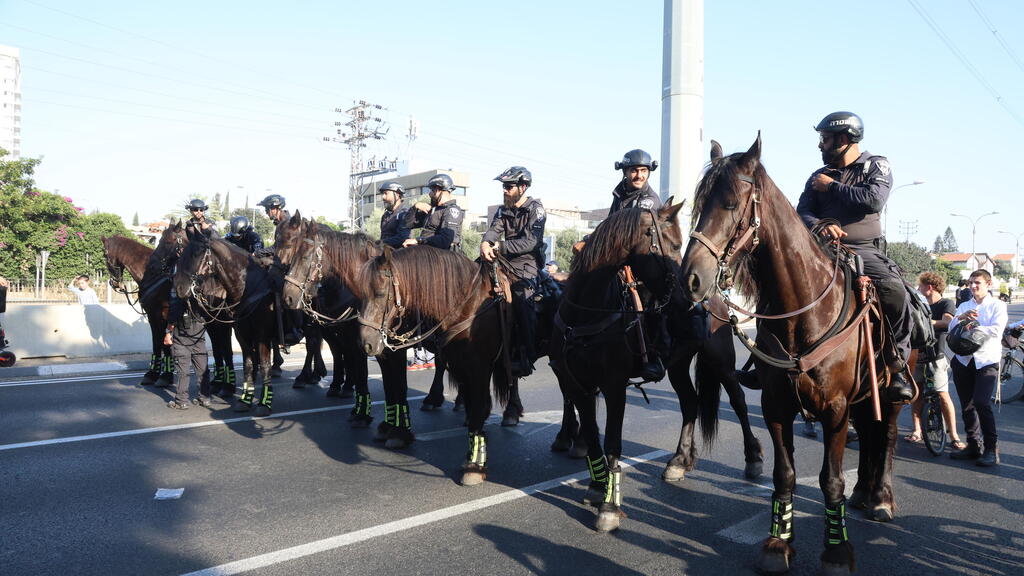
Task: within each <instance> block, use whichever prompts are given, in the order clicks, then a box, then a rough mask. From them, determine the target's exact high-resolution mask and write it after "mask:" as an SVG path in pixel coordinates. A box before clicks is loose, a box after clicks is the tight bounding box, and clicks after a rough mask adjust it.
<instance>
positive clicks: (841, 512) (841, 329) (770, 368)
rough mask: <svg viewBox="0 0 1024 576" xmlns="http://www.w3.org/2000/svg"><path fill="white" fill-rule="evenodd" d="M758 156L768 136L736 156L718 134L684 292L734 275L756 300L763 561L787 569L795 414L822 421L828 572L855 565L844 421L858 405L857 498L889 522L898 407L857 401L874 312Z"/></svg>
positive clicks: (694, 293)
mask: <svg viewBox="0 0 1024 576" xmlns="http://www.w3.org/2000/svg"><path fill="white" fill-rule="evenodd" d="M760 157H761V138H760V135H758V138H757V140H756V141H755V142H754V144H753V145H752V146H751V147H750V149H749V150H747V152H745V153H737V154H733V155H731V156H728V157H723V155H722V149H721V147H720V146H719V145H718V143H717V142H712V150H711V164H710V166H709V167H708V169H707V171H706V172H705V174H704V176H703V178H702V179H701V182H700V184H699V186H698V188H697V192H696V195H695V198H694V213H693V214H694V218H695V220H696V227H695V230H694V232H693V233H692V234H691V236H692V237H693V238H694V241H691V242H690V244H689V246H688V247H687V250H686V254H685V257H684V259H683V264H682V284H683V288H684V292H685V294H686V296H687V297H688V298H690V299H692V300H694V301H700V300H704V299H706V298H709V297H710V296H711V295H712V294H714V293H716V292H717V291H719V290H722V291H723V292H725V291H726V290H727V289H728V287H729V286H730V285H731V279H732V278H733V277H735V280H736V282H737V283H738V284H739V285H740V286H741V288H742V292H743V293H744V294H745V295H746V296H747V297H749V298H750V299H751V300H752V301H753V302H755V304H756V312H755V313H756V314H757V315H758V317H759V319H760V320H759V323H758V330H757V339H756V346H754V347H753V349H752V350H751V351H752V353H753V354H754V356H755V357H756V365H757V375H758V378H759V381H760V384H761V387H762V400H761V404H762V409H763V412H764V417H765V421H766V423H767V425H768V430H769V432H770V433H771V437H772V443H773V445H774V452H775V471H774V481H775V492H774V494H773V495H772V523H771V529H770V532H769V534H770V535H769V536H768V538H767V540H765V542H764V545H763V547H762V550H761V555H760V557H759V560H758V568H759V569H760V570H762V571H764V572H768V573H779V572H785V571H788V570H789V562H790V559H791V558H792V556H793V554H794V549H793V547H792V546H791V541H792V539H793V490H794V488H795V483H796V471H795V467H794V460H793V419H794V417H795V415H796V414H797V413H798V412H800V411H801V410H804V411H805V412H807V413H809V414H811V415H813V416H814V417H815V418H817V419H818V420H820V421H821V423H822V428H823V430H824V435H825V437H824V445H825V454H824V458H823V462H822V468H821V474H820V479H821V490H822V492H823V494H824V497H825V517H826V523H825V551H824V552H823V553H822V556H821V568H822V572H824V573H826V574H840V573H847V572H848V571H850V570H852V569H853V565H854V555H853V546H852V545H851V544H850V542H849V539H848V536H847V529H846V520H845V513H846V499H845V497H844V488H845V486H844V482H843V454H844V451H845V446H846V430H847V422H848V420H849V418H850V417H851V413H852V417H853V421H854V425H855V426H856V428H857V431H858V433H859V435H860V443H861V446H860V448H861V449H860V465H859V467H858V479H857V484H856V486H855V487H854V490H853V496H852V497H851V500H850V505H852V506H856V507H868V506H870V507H871V508H872V511H871V512H872V516H873V517H874V518H875V519H876V520H890V519H892V517H893V513H894V510H895V502H894V498H893V492H892V457H893V452H894V450H895V443H896V419H897V417H898V415H899V408H900V407H899V405H892V404H888V403H883V404H882V408H883V410H882V420H881V421H880V422H875V421H874V418H873V415H872V411H871V408H870V404H871V402H860V400H862V399H863V397H864V394H865V391H866V390H869V389H870V384H871V383H870V376H869V374H870V372H871V370H869V368H870V366H868V363H869V362H872V361H874V362H875V364H876V366H875V367H876V369H877V371H878V373H879V374H884V365H883V363H881V362H880V359H879V358H877V357H876V358H875V359H872V358H871V357H870V356H869V355H868V352H867V350H868V349H869V348H870V347H869V346H868V342H867V341H866V339H864V338H863V337H862V334H863V332H862V331H861V330H860V327H861V324H860V322H861V321H862V320H863V318H865V315H867V314H872V313H875V312H872V311H871V308H870V306H869V305H868V304H865V305H860V304H857V303H855V302H853V295H852V292H853V291H852V288H851V286H852V280H850V279H849V278H848V275H849V274H850V273H849V272H847V271H846V267H843V266H840V265H839V260H838V256H837V257H835V258H833V257H832V256H829V255H828V254H827V253H826V252H825V250H824V249H823V248H822V246H820V245H819V243H818V241H816V240H815V238H814V237H813V236H812V234H811V233H810V232H809V231H808V230H807V228H806V227H805V226H804V225H803V223H802V222H801V220H800V218H799V216H798V215H797V213H796V211H795V210H794V209H793V206H792V205H791V204H790V203H789V201H788V200H787V199H786V197H785V196H783V194H782V192H781V191H779V189H778V188H777V187H776V186H775V184H774V182H772V180H771V178H769V177H768V174H767V172H766V171H765V169H764V166H762V165H761V162H760ZM830 278H831V280H830ZM725 294H728V292H725ZM876 334H877V332H876ZM872 345H873V342H872ZM752 346H753V345H752Z"/></svg>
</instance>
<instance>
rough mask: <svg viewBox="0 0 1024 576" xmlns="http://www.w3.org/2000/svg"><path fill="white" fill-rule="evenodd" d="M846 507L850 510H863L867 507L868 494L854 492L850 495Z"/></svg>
mask: <svg viewBox="0 0 1024 576" xmlns="http://www.w3.org/2000/svg"><path fill="white" fill-rule="evenodd" d="M846 505H847V506H849V507H850V508H856V509H858V510H865V509H867V507H868V493H867V492H861V491H858V490H854V491H853V494H850V499H849V500H847V501H846Z"/></svg>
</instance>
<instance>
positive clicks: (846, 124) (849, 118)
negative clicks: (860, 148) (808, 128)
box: [814, 112, 864, 142]
mask: <svg viewBox="0 0 1024 576" xmlns="http://www.w3.org/2000/svg"><path fill="white" fill-rule="evenodd" d="M814 130H815V131H817V132H818V133H822V132H824V133H828V134H848V135H849V136H850V142H860V141H861V140H862V139H863V138H864V121H863V120H861V119H860V116H857V115H856V114H854V113H853V112H833V113H831V114H829V115H828V116H825V117H824V118H822V119H821V122H818V125H817V126H815V127H814Z"/></svg>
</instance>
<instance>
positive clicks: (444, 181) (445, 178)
mask: <svg viewBox="0 0 1024 576" xmlns="http://www.w3.org/2000/svg"><path fill="white" fill-rule="evenodd" d="M427 188H441V189H442V190H446V191H448V192H451V191H452V190H454V189H455V182H453V181H452V177H451V176H449V175H447V174H438V175H436V176H433V177H431V178H430V180H427Z"/></svg>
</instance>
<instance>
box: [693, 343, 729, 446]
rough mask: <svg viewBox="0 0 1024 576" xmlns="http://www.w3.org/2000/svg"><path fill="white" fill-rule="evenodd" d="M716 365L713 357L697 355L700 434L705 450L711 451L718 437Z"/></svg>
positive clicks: (719, 388)
mask: <svg viewBox="0 0 1024 576" xmlns="http://www.w3.org/2000/svg"><path fill="white" fill-rule="evenodd" d="M716 364H717V363H716V361H715V358H714V357H711V356H710V355H708V354H697V368H696V373H695V375H696V382H695V384H696V387H697V406H698V408H699V410H700V413H699V419H700V433H701V437H702V438H703V439H704V447H705V449H706V450H710V449H711V446H712V445H713V444H714V442H715V437H716V436H717V435H718V405H719V404H720V402H721V394H722V387H721V386H720V382H719V381H718V366H717V365H716Z"/></svg>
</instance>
